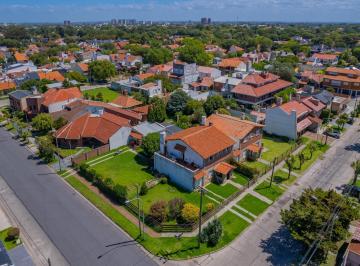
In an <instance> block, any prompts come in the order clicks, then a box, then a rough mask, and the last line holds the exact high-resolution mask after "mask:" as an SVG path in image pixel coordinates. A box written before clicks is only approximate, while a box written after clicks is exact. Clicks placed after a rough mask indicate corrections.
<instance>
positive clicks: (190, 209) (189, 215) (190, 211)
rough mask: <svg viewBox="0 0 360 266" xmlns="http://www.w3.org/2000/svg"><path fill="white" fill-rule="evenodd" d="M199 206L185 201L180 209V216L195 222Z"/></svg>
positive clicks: (189, 221)
mask: <svg viewBox="0 0 360 266" xmlns="http://www.w3.org/2000/svg"><path fill="white" fill-rule="evenodd" d="M199 210H200V209H199V208H198V207H196V206H195V205H193V204H191V203H186V204H185V205H184V208H183V209H182V210H181V217H182V218H183V219H184V220H185V221H186V222H188V223H195V222H196V221H197V220H198V218H199Z"/></svg>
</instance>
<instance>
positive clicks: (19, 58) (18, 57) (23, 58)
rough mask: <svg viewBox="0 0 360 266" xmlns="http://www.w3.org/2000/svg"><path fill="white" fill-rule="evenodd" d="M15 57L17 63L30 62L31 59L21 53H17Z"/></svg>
mask: <svg viewBox="0 0 360 266" xmlns="http://www.w3.org/2000/svg"><path fill="white" fill-rule="evenodd" d="M14 57H15V60H16V62H23V61H28V60H29V58H28V57H27V55H26V54H22V53H19V52H15V54H14Z"/></svg>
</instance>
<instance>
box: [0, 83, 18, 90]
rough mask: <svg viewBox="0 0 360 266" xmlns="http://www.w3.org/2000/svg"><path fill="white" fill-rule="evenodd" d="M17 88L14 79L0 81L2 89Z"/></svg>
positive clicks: (0, 88)
mask: <svg viewBox="0 0 360 266" xmlns="http://www.w3.org/2000/svg"><path fill="white" fill-rule="evenodd" d="M15 88H16V84H15V82H13V81H5V82H0V91H2V90H9V89H15Z"/></svg>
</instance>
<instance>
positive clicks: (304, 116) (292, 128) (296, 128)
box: [264, 100, 322, 139]
mask: <svg viewBox="0 0 360 266" xmlns="http://www.w3.org/2000/svg"><path fill="white" fill-rule="evenodd" d="M321 122H322V121H321V119H319V118H318V117H317V116H315V115H314V113H313V110H312V109H311V108H309V107H307V106H306V105H305V104H303V103H301V102H299V101H295V100H293V101H290V102H287V103H285V104H282V105H280V106H277V107H274V108H268V109H267V110H266V118H265V128H264V131H265V132H267V133H268V134H274V135H277V136H284V137H287V138H289V139H297V138H298V137H299V136H301V135H302V134H303V133H304V132H305V131H306V130H311V131H315V132H316V131H317V130H318V128H319V127H320V125H321Z"/></svg>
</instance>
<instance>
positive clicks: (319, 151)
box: [294, 145, 329, 173]
mask: <svg viewBox="0 0 360 266" xmlns="http://www.w3.org/2000/svg"><path fill="white" fill-rule="evenodd" d="M328 149H329V145H321V146H319V147H318V149H317V150H316V151H314V152H313V156H312V157H311V158H310V151H309V149H308V148H305V149H304V150H303V151H302V152H303V153H304V155H305V158H306V160H305V162H304V163H303V165H302V166H301V168H300V162H299V158H298V157H297V156H296V163H295V169H294V172H296V173H302V172H304V171H305V170H306V169H308V168H309V167H310V166H311V165H312V164H313V163H314V162H315V161H316V160H317V159H318V158H319V157H320V156H322V155H323V154H324V153H325V152H326V151H327V150H328Z"/></svg>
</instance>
